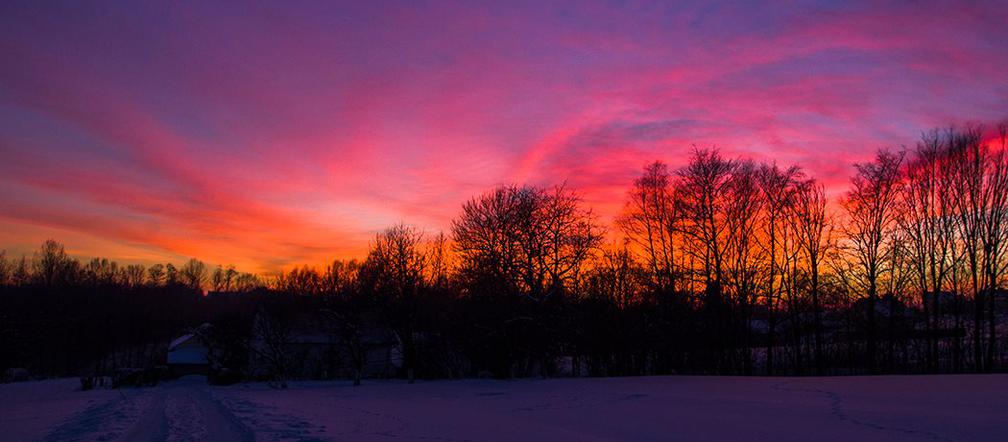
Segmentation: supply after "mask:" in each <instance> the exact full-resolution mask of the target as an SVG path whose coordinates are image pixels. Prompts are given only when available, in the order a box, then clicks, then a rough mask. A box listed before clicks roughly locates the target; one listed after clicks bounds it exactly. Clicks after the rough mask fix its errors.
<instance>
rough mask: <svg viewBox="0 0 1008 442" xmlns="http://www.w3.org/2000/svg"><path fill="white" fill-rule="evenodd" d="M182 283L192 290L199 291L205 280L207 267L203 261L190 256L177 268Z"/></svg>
mask: <svg viewBox="0 0 1008 442" xmlns="http://www.w3.org/2000/svg"><path fill="white" fill-rule="evenodd" d="M179 277H180V278H181V280H182V284H183V285H185V286H186V287H189V288H190V289H192V290H196V291H201V290H203V285H204V284H206V282H207V268H206V264H204V263H203V261H200V260H198V259H195V258H192V259H190V260H189V261H186V263H185V265H183V266H182V268H181V269H180V270H179Z"/></svg>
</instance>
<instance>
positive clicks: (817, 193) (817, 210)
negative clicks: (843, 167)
mask: <svg viewBox="0 0 1008 442" xmlns="http://www.w3.org/2000/svg"><path fill="white" fill-rule="evenodd" d="M794 199H795V200H794V204H792V205H791V210H792V214H791V216H790V220H791V222H792V223H793V227H792V228H793V230H794V231H795V235H796V236H797V240H798V243H799V248H800V249H801V253H802V257H803V258H804V264H805V269H806V271H807V273H808V280H809V297H810V298H811V302H812V328H813V355H814V356H813V357H814V360H815V366H816V370H817V371H819V372H820V373H821V372H822V371H823V370H824V369H825V366H826V363H825V359H824V358H825V356H824V351H823V324H822V301H821V295H820V282H819V278H820V267H821V266H822V262H823V260H824V258H825V256H826V255H827V253H829V249H830V244H831V241H830V237H831V234H832V223H831V222H830V220H829V218H828V217H827V214H826V206H827V202H828V200H827V198H826V189H825V188H824V187H823V185H822V184H819V183H817V182H816V181H815V180H814V179H808V180H805V181H802V182H800V183H799V184H798V186H797V189H796V191H795V193H794Z"/></svg>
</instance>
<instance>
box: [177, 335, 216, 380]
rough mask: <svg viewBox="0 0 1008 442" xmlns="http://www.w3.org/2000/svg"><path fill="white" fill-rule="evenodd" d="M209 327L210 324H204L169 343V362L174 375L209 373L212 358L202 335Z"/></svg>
mask: <svg viewBox="0 0 1008 442" xmlns="http://www.w3.org/2000/svg"><path fill="white" fill-rule="evenodd" d="M207 327H209V325H208V324H203V325H201V326H200V327H199V328H198V329H196V330H194V331H193V332H192V333H187V334H184V335H182V336H179V337H177V338H175V339H174V340H173V341H172V342H171V344H169V345H168V360H167V364H168V370H169V371H170V372H171V375H172V376H176V377H177V376H185V375H190V374H201V375H206V374H208V373H209V369H210V360H209V358H208V357H207V355H208V353H209V348H207V345H206V342H204V340H203V338H201V337H200V331H201V330H204V329H206V328H207Z"/></svg>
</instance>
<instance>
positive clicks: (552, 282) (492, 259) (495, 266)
mask: <svg viewBox="0 0 1008 442" xmlns="http://www.w3.org/2000/svg"><path fill="white" fill-rule="evenodd" d="M452 235H453V238H454V246H455V250H456V251H457V252H458V254H459V257H460V259H461V260H462V263H463V265H464V266H466V268H464V269H463V271H468V272H470V273H479V274H481V275H483V276H490V277H493V278H495V279H497V280H498V282H499V283H500V284H502V288H503V289H504V290H505V291H510V292H511V293H513V294H516V295H519V296H524V297H528V298H529V299H532V300H536V301H541V300H544V299H546V298H548V297H550V296H552V295H554V294H557V293H560V292H562V291H563V290H564V288H565V287H569V286H570V284H572V283H573V282H574V281H575V280H576V277H577V275H578V273H579V272H580V271H581V270H582V266H583V264H584V263H585V262H587V260H588V259H589V258H591V257H592V255H593V254H594V252H595V251H596V250H597V248H598V245H599V243H600V242H601V239H602V231H601V229H600V228H599V227H598V226H597V225H596V223H595V219H594V216H593V215H592V213H591V211H589V210H586V209H583V208H582V207H581V199H580V197H578V196H577V195H576V194H574V193H572V192H570V191H568V190H566V189H565V188H564V187H562V186H560V187H556V188H554V189H553V190H551V191H548V190H546V189H543V188H538V187H517V186H506V187H499V188H497V189H495V190H494V191H492V192H490V193H488V194H485V195H483V196H481V197H478V198H476V199H473V200H470V201H469V202H467V203H466V204H465V205H464V206H463V208H462V215H461V216H460V217H459V218H457V219H455V220H454V221H453V222H452Z"/></svg>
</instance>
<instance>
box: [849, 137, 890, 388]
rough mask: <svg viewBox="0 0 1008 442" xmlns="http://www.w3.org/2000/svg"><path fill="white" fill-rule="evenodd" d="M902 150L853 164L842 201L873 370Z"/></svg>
mask: <svg viewBox="0 0 1008 442" xmlns="http://www.w3.org/2000/svg"><path fill="white" fill-rule="evenodd" d="M902 163H903V153H902V152H893V151H889V150H882V151H879V153H878V154H877V155H876V157H875V161H873V162H870V163H859V164H855V166H854V167H855V169H856V171H857V173H856V174H855V175H854V177H853V178H851V189H850V190H849V191H848V192H847V195H846V196H845V197H844V199H843V200H842V202H841V205H842V206H843V208H844V210H845V211H846V213H847V217H848V219H847V220H846V221H847V222H846V224H845V226H844V233H845V234H846V237H845V239H844V242H843V245H844V250H845V251H846V252H847V255H848V257H849V259H850V260H852V264H853V267H852V270H853V271H854V272H855V273H854V276H855V277H854V278H847V279H845V280H846V281H848V282H854V283H856V285H855V286H854V287H852V288H854V289H855V290H856V291H857V292H860V293H864V294H865V299H866V301H867V302H866V303H865V314H866V315H867V334H866V345H867V348H866V358H867V368H868V371H869V372H875V370H876V362H877V360H876V358H877V349H876V345H877V342H876V341H877V337H878V336H877V334H878V333H877V324H876V311H875V310H876V307H875V306H876V303H877V300H878V288H879V278H880V276H881V274H882V273H883V272H884V271H886V265H887V264H888V263H889V261H888V256H887V254H886V250H885V249H884V245H885V244H886V239H887V238H888V236H889V235H890V234H891V233H892V230H893V227H894V226H895V224H896V220H897V216H898V214H899V209H898V207H897V205H898V204H899V192H900V189H901V179H900V177H901V175H900V167H901V164H902Z"/></svg>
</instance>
